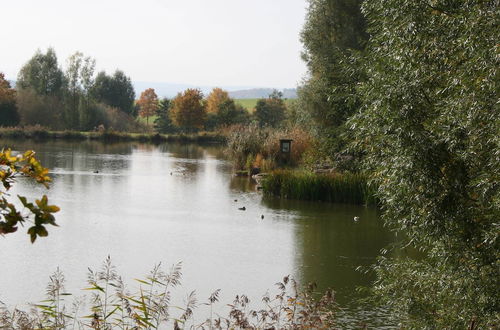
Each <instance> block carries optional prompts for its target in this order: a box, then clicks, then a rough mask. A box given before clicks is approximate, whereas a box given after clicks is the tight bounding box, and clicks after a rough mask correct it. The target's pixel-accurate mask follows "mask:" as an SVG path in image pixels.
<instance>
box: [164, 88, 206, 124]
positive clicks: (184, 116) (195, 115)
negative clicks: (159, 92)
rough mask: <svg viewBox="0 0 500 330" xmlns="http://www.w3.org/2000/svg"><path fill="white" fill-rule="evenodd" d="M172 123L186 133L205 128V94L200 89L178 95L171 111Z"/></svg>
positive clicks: (188, 90)
mask: <svg viewBox="0 0 500 330" xmlns="http://www.w3.org/2000/svg"><path fill="white" fill-rule="evenodd" d="M171 116H172V121H173V122H174V124H175V125H177V126H178V127H180V128H181V129H184V130H186V131H193V130H197V129H200V128H202V127H203V124H204V123H205V120H206V107H205V104H204V102H203V93H202V92H201V91H200V90H199V89H191V88H189V89H187V90H185V91H184V92H183V93H179V94H177V96H176V97H175V99H174V100H173V107H172V110H171Z"/></svg>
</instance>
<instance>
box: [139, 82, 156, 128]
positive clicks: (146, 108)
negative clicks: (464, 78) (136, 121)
mask: <svg viewBox="0 0 500 330" xmlns="http://www.w3.org/2000/svg"><path fill="white" fill-rule="evenodd" d="M137 105H139V115H140V116H141V117H146V124H147V125H149V117H151V116H153V115H155V114H156V111H157V110H158V108H159V104H158V96H157V95H156V93H155V90H154V89H153V88H148V89H146V90H145V91H144V92H142V93H141V97H140V99H139V101H137Z"/></svg>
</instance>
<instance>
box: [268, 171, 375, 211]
mask: <svg viewBox="0 0 500 330" xmlns="http://www.w3.org/2000/svg"><path fill="white" fill-rule="evenodd" d="M262 188H263V190H264V193H265V194H268V195H275V196H280V197H282V198H288V199H301V200H314V201H325V202H332V203H346V204H359V205H376V198H375V191H374V189H372V188H370V187H369V186H368V184H367V178H366V176H364V175H362V174H351V173H344V174H314V173H311V172H304V171H290V170H278V171H274V172H272V173H270V174H269V176H267V177H266V179H265V180H264V181H263V183H262Z"/></svg>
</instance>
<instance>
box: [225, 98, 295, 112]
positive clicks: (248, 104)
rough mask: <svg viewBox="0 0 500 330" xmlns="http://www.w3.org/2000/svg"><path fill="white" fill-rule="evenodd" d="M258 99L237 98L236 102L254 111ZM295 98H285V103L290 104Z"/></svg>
mask: <svg viewBox="0 0 500 330" xmlns="http://www.w3.org/2000/svg"><path fill="white" fill-rule="evenodd" d="M258 100H259V99H235V100H234V101H235V102H236V104H239V105H241V106H242V107H244V108H246V109H247V110H248V111H252V110H253V108H255V105H256V104H257V101H258ZM293 100H294V99H285V104H286V105H287V106H288V105H289V104H290V103H291V102H293Z"/></svg>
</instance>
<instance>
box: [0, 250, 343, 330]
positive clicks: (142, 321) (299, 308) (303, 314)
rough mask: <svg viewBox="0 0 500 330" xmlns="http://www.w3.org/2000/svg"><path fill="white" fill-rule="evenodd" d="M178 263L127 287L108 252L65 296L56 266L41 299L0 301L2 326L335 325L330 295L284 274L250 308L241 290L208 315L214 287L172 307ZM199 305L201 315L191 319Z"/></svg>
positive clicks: (216, 300)
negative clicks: (78, 293) (80, 288)
mask: <svg viewBox="0 0 500 330" xmlns="http://www.w3.org/2000/svg"><path fill="white" fill-rule="evenodd" d="M181 277H182V273H181V264H180V263H179V264H176V265H174V266H172V267H171V268H170V270H169V271H168V272H165V271H164V270H163V269H162V267H161V265H157V266H155V267H154V268H153V270H152V271H151V272H150V273H149V274H148V275H147V276H146V277H145V278H143V279H137V280H136V282H137V283H138V285H139V287H138V288H135V289H134V290H130V289H129V288H127V287H126V286H125V284H124V282H123V280H122V278H121V277H120V276H119V275H118V274H117V272H116V269H115V267H114V266H113V264H112V263H111V259H110V258H109V257H108V258H107V259H106V260H105V262H104V263H103V265H102V266H101V268H100V270H98V271H93V270H91V269H89V272H88V275H87V287H86V288H85V290H86V292H90V295H89V296H84V297H79V298H75V299H73V300H72V301H71V302H70V301H68V300H69V297H71V295H69V294H68V293H66V291H65V288H64V276H63V274H62V273H61V272H60V271H56V272H55V273H54V275H53V276H51V277H50V281H49V284H48V286H47V290H46V296H47V299H46V300H44V301H43V302H41V303H40V304H35V305H33V308H32V310H30V311H27V312H26V311H21V310H18V309H14V310H9V309H8V308H6V307H5V306H2V305H0V328H2V329H26V330H30V329H158V328H165V327H170V328H172V327H173V328H174V329H185V328H189V329H331V328H333V327H336V326H337V323H336V312H337V311H338V306H337V304H336V303H335V298H334V294H333V292H332V291H330V290H328V291H327V292H325V293H324V294H323V295H318V294H317V293H316V292H315V285H309V286H308V287H306V288H305V289H301V288H300V287H299V286H298V284H297V283H296V282H295V281H294V280H293V279H291V278H290V277H288V276H286V277H285V278H283V280H282V281H280V282H278V283H276V287H277V288H276V290H275V291H276V292H275V294H269V293H267V294H265V295H264V296H263V298H262V301H261V304H260V305H261V306H262V307H261V308H259V309H253V308H252V307H251V302H250V300H249V299H248V297H247V296H246V295H237V296H236V297H235V299H234V300H233V301H232V302H230V303H228V304H227V305H226V306H227V307H228V308H227V309H228V311H227V314H225V315H218V314H217V315H214V313H213V307H214V305H215V304H217V303H219V294H220V289H218V290H215V291H214V292H213V293H212V294H211V295H210V296H209V297H208V299H207V300H206V301H204V302H199V301H198V299H197V297H196V293H195V292H194V291H193V292H191V293H190V294H189V295H188V296H187V299H186V304H185V305H184V306H182V307H179V306H173V305H172V303H171V301H172V296H171V292H172V289H174V288H175V287H177V286H180V285H181ZM203 307H205V308H206V309H208V311H207V313H206V314H205V315H207V318H206V319H205V320H204V321H202V322H200V323H195V322H194V321H193V316H194V314H195V313H196V312H197V311H198V310H200V309H201V308H203Z"/></svg>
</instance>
